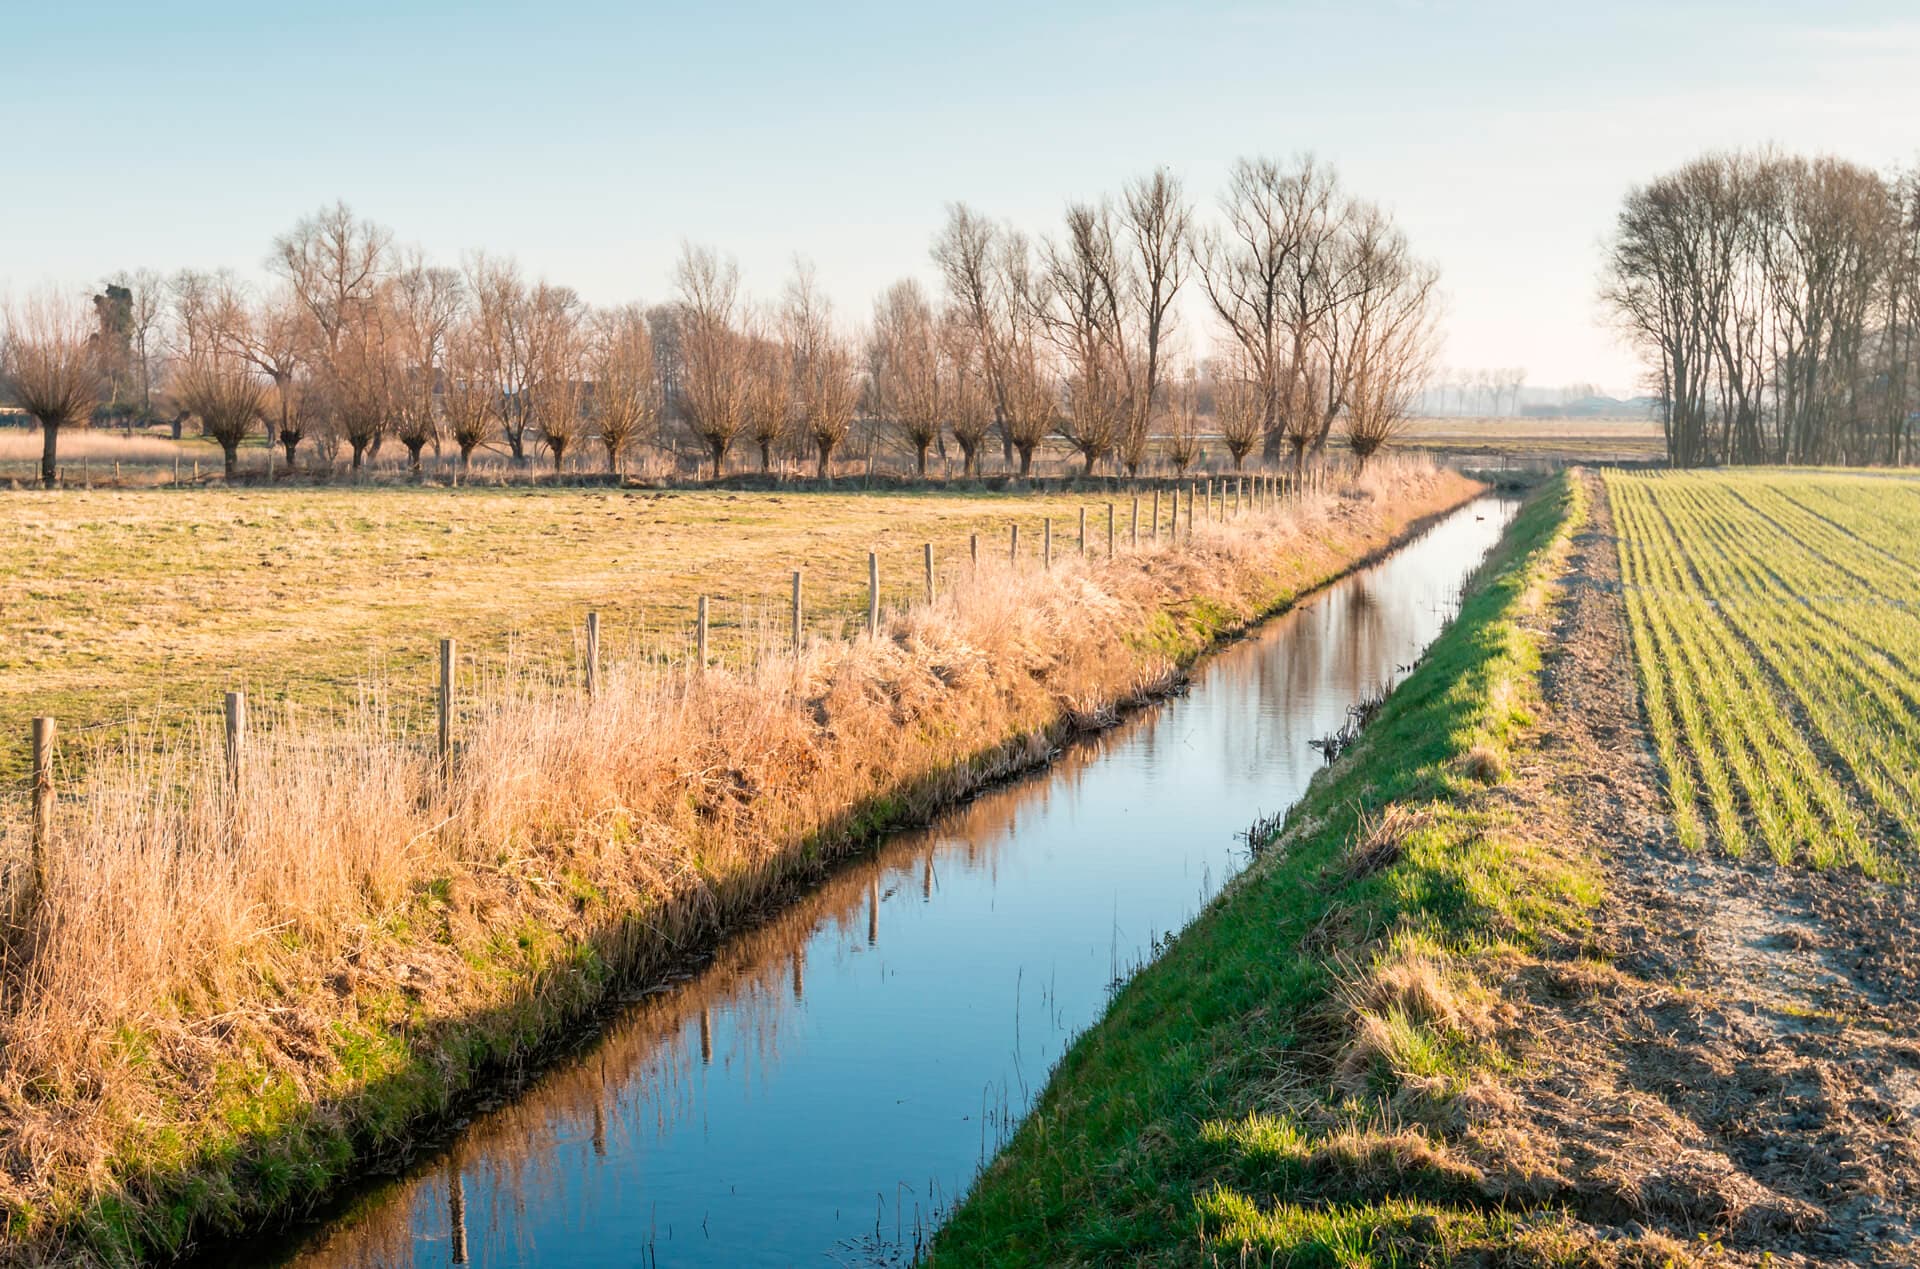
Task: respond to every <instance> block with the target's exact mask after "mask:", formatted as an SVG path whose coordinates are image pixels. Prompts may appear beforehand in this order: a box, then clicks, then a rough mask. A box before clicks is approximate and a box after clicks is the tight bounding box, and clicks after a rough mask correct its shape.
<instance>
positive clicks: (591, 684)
mask: <svg viewBox="0 0 1920 1269" xmlns="http://www.w3.org/2000/svg"><path fill="white" fill-rule="evenodd" d="M587 695H588V696H598V695H600V614H599V613H597V612H590V613H588V614H587Z"/></svg>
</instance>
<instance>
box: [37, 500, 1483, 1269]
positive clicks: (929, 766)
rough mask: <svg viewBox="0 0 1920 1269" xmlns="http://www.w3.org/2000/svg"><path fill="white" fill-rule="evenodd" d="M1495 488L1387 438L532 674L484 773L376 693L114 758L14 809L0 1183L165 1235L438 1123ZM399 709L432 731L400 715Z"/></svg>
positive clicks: (157, 1237)
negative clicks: (938, 817)
mask: <svg viewBox="0 0 1920 1269" xmlns="http://www.w3.org/2000/svg"><path fill="white" fill-rule="evenodd" d="M1474 488H1475V486H1473V485H1472V484H1471V483H1470V482H1468V481H1466V480H1464V479H1462V478H1460V477H1458V476H1456V475H1453V474H1450V473H1444V472H1437V471H1435V470H1433V469H1431V468H1430V467H1426V466H1424V465H1421V464H1418V463H1382V464H1377V465H1375V467H1374V468H1373V469H1372V470H1371V471H1370V473H1369V474H1368V475H1367V476H1365V477H1363V478H1360V479H1359V480H1357V481H1355V482H1353V483H1352V484H1351V485H1349V486H1348V487H1346V488H1344V489H1343V490H1341V491H1339V492H1338V493H1337V494H1335V495H1333V496H1325V497H1310V498H1308V499H1306V500H1304V501H1302V502H1297V503H1289V504H1287V505H1286V506H1284V507H1283V508H1282V509H1281V510H1280V511H1278V512H1277V513H1274V514H1270V515H1260V516H1252V515H1249V516H1245V517H1242V518H1241V519H1239V520H1237V521H1233V522H1230V523H1228V524H1226V525H1218V526H1209V525H1205V524H1202V525H1200V526H1199V531H1198V532H1197V533H1196V534H1195V535H1194V537H1193V539H1192V540H1191V541H1189V542H1183V543H1181V544H1179V545H1177V546H1174V545H1167V544H1159V545H1155V546H1152V547H1150V548H1146V549H1141V550H1138V551H1129V552H1123V553H1122V554H1120V555H1119V556H1118V558H1116V559H1114V560H1112V561H1110V562H1109V561H1098V562H1088V563H1082V562H1080V561H1078V560H1072V561H1059V562H1057V563H1056V565H1055V567H1054V568H1053V569H1052V570H1051V571H1049V572H1045V573H1041V572H1038V571H1032V570H1029V571H1026V572H1019V573H1016V572H1013V571H1011V570H1009V569H1007V568H1006V567H1004V566H1002V565H999V564H997V563H994V564H991V565H990V564H987V563H984V562H983V564H982V566H981V569H980V572H979V574H978V575H977V576H975V577H974V578H972V579H970V580H968V581H965V582H963V583H962V584H960V585H956V586H954V587H951V588H949V590H948V591H947V593H945V594H943V595H942V596H941V597H940V598H939V600H938V601H937V602H935V603H933V604H931V605H918V606H915V607H912V608H909V609H907V610H905V611H903V612H900V613H898V614H895V615H892V616H891V617H890V618H889V619H888V621H887V622H886V623H885V625H884V627H883V630H882V632H881V637H878V638H871V637H863V638H859V639H855V640H852V641H845V642H842V641H823V642H817V643H815V644H813V645H811V646H809V647H808V648H807V649H806V650H804V651H803V652H802V653H800V654H798V655H794V654H791V653H784V652H782V653H775V652H771V651H770V652H769V653H768V655H766V656H764V657H763V658H761V659H760V660H759V661H757V662H756V663H754V664H752V665H750V666H748V667H745V668H740V669H733V670H713V671H710V672H707V673H705V674H699V673H690V672H688V671H686V670H685V669H684V668H681V669H673V668H662V667H661V666H659V665H658V664H653V663H638V664H630V665H620V664H615V665H611V666H606V667H603V668H602V671H601V674H600V683H601V686H600V690H599V691H598V693H597V694H596V695H594V696H592V697H587V696H586V695H584V694H583V693H580V692H578V691H568V690H560V689H558V688H556V685H555V684H554V682H553V681H552V679H551V677H548V676H527V677H524V678H513V677H500V678H497V679H495V680H493V681H491V682H490V683H488V684H487V685H485V687H484V689H483V690H482V691H481V692H480V693H479V694H478V696H477V698H476V701H475V703H474V704H473V705H472V707H471V708H470V709H469V710H468V711H467V713H466V715H465V717H464V718H463V721H462V724H461V728H460V735H459V744H458V751H457V754H456V762H455V764H454V775H453V776H452V778H451V780H443V779H442V778H441V776H440V774H439V769H438V765H437V760H436V757H435V755H434V753H433V746H432V744H431V742H430V739H414V740H409V739H407V738H406V737H405V736H404V734H401V733H400V732H399V729H397V728H395V727H394V726H392V724H391V720H389V719H387V718H385V717H383V716H382V707H381V705H380V703H379V701H378V700H377V699H370V700H369V701H368V702H367V703H366V704H365V705H364V707H363V708H362V709H361V710H360V711H359V712H358V713H357V714H356V715H355V716H354V717H353V718H352V719H350V720H349V721H347V722H344V723H342V722H335V721H330V722H325V723H308V722H305V721H302V720H301V719H300V718H299V717H297V716H292V715H284V716H277V717H269V718H268V719H267V720H266V721H265V725H264V726H262V725H261V724H260V722H259V720H256V724H255V729H254V734H253V738H252V741H251V743H250V746H249V750H248V755H247V761H246V763H245V765H244V767H243V769H242V772H241V775H240V787H239V792H238V796H233V795H231V794H230V793H229V791H228V789H229V773H228V771H227V768H226V765H225V759H224V756H223V754H222V752H221V748H220V743H219V739H218V737H217V735H213V734H208V735H206V736H204V737H203V738H200V739H195V738H194V737H192V736H189V737H188V738H186V739H184V740H173V739H169V740H166V741H164V742H156V743H155V744H153V745H150V746H147V747H144V748H143V747H140V746H134V747H132V748H122V749H118V750H115V751H113V752H102V753H99V754H96V755H91V756H90V757H89V759H88V761H87V763H86V766H85V775H84V780H83V785H82V787H80V788H77V789H72V790H69V791H68V793H69V796H68V797H67V798H66V799H65V800H64V801H63V803H62V804H61V805H60V806H59V807H58V809H57V814H56V817H55V823H54V825H53V831H52V838H51V841H50V843H49V849H48V852H47V869H46V877H45V883H44V887H43V888H42V889H41V890H40V892H39V893H38V894H37V895H34V894H32V893H31V889H30V887H29V886H27V885H26V884H24V878H25V877H26V876H27V875H28V873H29V871H30V870H29V869H28V868H27V867H26V858H27V846H26V841H25V837H26V834H25V831H24V815H23V814H22V813H21V812H20V809H19V808H4V810H5V814H4V815H0V835H3V836H0V846H4V849H5V862H6V865H7V877H8V887H7V895H8V902H9V905H10V907H11V911H12V920H13V928H12V931H11V934H10V938H9V941H8V946H7V960H6V964H5V968H4V976H3V977H0V984H3V989H4V993H5V994H4V1000H3V1001H0V1041H3V1047H0V1202H4V1204H5V1207H6V1210H7V1214H8V1233H7V1239H8V1243H7V1248H8V1250H9V1251H10V1252H11V1253H12V1258H14V1259H28V1258H31V1257H32V1256H34V1255H38V1254H40V1253H42V1252H57V1253H59V1254H62V1255H86V1256H90V1257H94V1258H98V1259H101V1260H135V1259H142V1258H153V1257H157V1256H163V1255H165V1254H168V1253H170V1252H173V1251H177V1250H178V1249H180V1248H182V1247H183V1246H185V1245H187V1244H188V1243H189V1242H191V1241H192V1240H193V1239H195V1238H197V1237H200V1236H204V1235H205V1234H207V1233H208V1232H210V1231H215V1230H220V1229H234V1228H238V1227H241V1226H244V1225H248V1224H253V1223H258V1222H259V1221H261V1220H263V1219H268V1218H271V1217H272V1216H275V1215H277V1214H280V1213H284V1212H286V1211H288V1210H291V1209H294V1208H296V1207H298V1206H299V1205H300V1204H302V1203H305V1202H307V1201H310V1200H311V1199H312V1198H314V1197H316V1196H317V1195H318V1194H320V1193H322V1192H323V1191H324V1190H325V1189H326V1188H327V1187H328V1186H329V1185H330V1184H332V1183H334V1182H335V1181H336V1180H338V1179H339V1178H340V1177H341V1176H342V1175H343V1174H344V1173H345V1172H346V1171H347V1170H348V1169H349V1167H358V1166H362V1165H364V1162H365V1161H366V1160H367V1159H369V1158H370V1157H377V1156H381V1155H383V1154H393V1153H398V1152H402V1151H404V1149H405V1146H406V1143H407V1142H408V1140H409V1136H410V1134H411V1133H412V1132H413V1131H414V1130H415V1129H416V1127H417V1125H418V1124H419V1123H420V1122H421V1121H422V1120H423V1118H429V1117H431V1116H433V1115H435V1114H437V1113H441V1112H444V1111H445V1110H446V1109H447V1108H448V1107H449V1105H450V1104H451V1103H452V1102H453V1100H454V1099H456V1098H457V1097H458V1096H459V1095H460V1094H461V1092H462V1091H463V1090H466V1089H468V1088H471V1087H472V1085H473V1084H474V1083H475V1082H476V1080H478V1079H481V1078H483V1077H484V1075H485V1074H486V1073H487V1072H488V1071H490V1070H497V1069H499V1068H500V1067H502V1066H505V1065H511V1064H514V1063H517V1062H520V1061H523V1060H524V1059H525V1058H526V1057H527V1055H528V1054H529V1053H530V1052H532V1051H534V1050H536V1049H538V1048H539V1047H540V1046H541V1045H543V1044H545V1043H547V1042H550V1040H551V1039H552V1038H553V1037H554V1036H555V1035H556V1034H557V1033H558V1032H559V1030H560V1029H561V1028H562V1027H563V1026H564V1025H565V1024H567V1023H568V1022H569V1021H570V1020H572V1019H575V1018H577V1017H579V1016H580V1015H581V1014H583V1013H584V1012H585V1011H587V1010H590V1009H591V1008H592V1007H593V1006H594V1004H595V1003H596V1002H598V1001H599V1000H600V999H602V998H603V997H604V996H605V994H606V993H607V991H608V990H609V989H610V988H611V986H612V985H613V984H614V983H615V982H616V980H618V979H619V978H621V977H623V976H628V975H632V974H635V973H644V972H646V971H647V970H648V969H649V968H650V967H656V966H658V965H660V964H661V963H662V962H663V960H665V959H667V958H671V957H673V956H675V955H677V954H684V952H685V951H686V949H688V948H689V947H691V946H694V945H697V944H699V943H701V942H704V941H710V940H711V939H712V938H713V937H714V935H715V934H716V932H717V931H719V930H720V929H722V928H724V927H725V926H726V925H727V923H728V922H729V921H730V920H733V919H735V918H737V917H739V916H740V915H741V914H742V913H743V912H745V911H747V910H749V909H751V908H752V907H753V906H754V905H756V904H760V903H764V902H766V901H768V900H769V899H771V898H772V897H774V896H776V895H777V894H778V893H780V892H781V891H782V890H783V889H784V888H787V887H790V886H792V885H794V884H796V883H798V882H800V881H803V880H804V879H806V878H807V877H809V876H812V875H817V873H818V870H819V869H820V868H821V867H822V866H823V865H824V864H825V863H826V862H827V861H828V860H829V859H831V858H832V857H833V856H834V855H835V854H836V853H842V852H844V851H846V850H848V849H851V848H853V847H855V846H857V845H858V844H860V843H861V842H863V841H865V840H869V839H870V838H871V837H872V836H873V834H874V833H875V832H877V831H878V830H880V829H881V828H883V827H885V826H887V825H889V824H894V823H899V822H903V821H907V820H911V819H914V818H916V817H919V816H923V815H924V814H926V813H927V812H928V811H929V810H931V809H932V808H934V807H935V806H937V805H939V804H941V803H943V802H948V801H951V800H953V799H956V798H959V797H962V796H964V795H965V794H966V793H967V792H968V791H969V790H971V789H973V788H975V787H978V786H979V785H980V784H982V783H983V782H985V781H990V780H992V779H995V778H997V777H999V776H1001V775H1003V774H1005V773H1007V772H1009V771H1011V770H1014V769H1016V768H1018V767H1020V766H1023V765H1026V764H1029V763H1032V762H1035V761H1038V760H1041V759H1043V758H1044V756H1045V755H1046V754H1047V753H1048V752H1049V751H1050V749H1051V748H1052V747H1053V746H1054V744H1055V743H1056V742H1057V741H1058V739H1059V738H1060V737H1061V735H1062V734H1063V733H1064V732H1066V731H1068V730H1070V729H1072V728H1074V727H1077V726H1084V725H1089V724H1092V723H1097V722H1099V721H1101V720H1103V719H1104V718H1106V717H1107V716H1108V715H1109V714H1110V713H1111V711H1112V710H1113V709H1114V708H1115V707H1116V705H1119V704H1122V703H1124V702H1127V701H1130V700H1136V699H1140V698H1143V697H1145V696H1147V695H1150V694H1151V693H1153V692H1155V691H1157V690H1160V689H1162V688H1163V687H1165V686H1166V685H1167V684H1169V683H1170V682H1172V681H1174V679H1175V678H1176V676H1177V674H1178V667H1179V665H1180V664H1181V663H1183V662H1184V661H1185V660H1187V659H1189V658H1191V657H1192V656H1193V655H1195V654H1196V653H1198V652H1199V651H1201V650H1202V649H1203V648H1204V647H1205V646H1206V645H1207V644H1208V643H1209V642H1211V641H1212V640H1214V639H1216V638H1217V637H1219V636H1220V635H1222V634H1223V633H1226V632H1229V631H1231V630H1233V629H1235V628H1237V627H1239V626H1241V625H1244V624H1245V623H1246V622H1248V621H1250V620H1253V619H1254V618H1256V617H1258V616H1260V615H1261V614H1263V613H1265V612H1267V611H1270V610H1272V609H1273V608H1275V607H1278V606H1280V605H1283V604H1285V603H1286V602H1288V601H1289V600H1291V599H1292V598H1293V597H1295V596H1296V595H1298V594H1299V593H1300V592H1301V591H1302V590H1304V589H1307V588H1309V587H1311V586H1313V585H1315V584H1317V583H1320V582H1322V581H1325V580H1326V579H1328V578H1330V577H1332V576H1333V575H1335V574H1338V573H1339V572H1341V571H1343V570H1345V569H1347V568H1349V567H1351V566H1352V565H1353V564H1354V563H1356V562H1357V561H1358V560H1360V559H1361V558H1363V557H1365V556H1367V555H1369V554H1371V553H1373V552H1376V551H1378V550H1380V549H1382V548H1383V547H1385V546H1386V545H1387V544H1388V543H1389V542H1390V541H1391V540H1393V538H1394V537H1395V536H1396V535H1398V534H1400V533H1401V532H1403V531H1405V530H1406V529H1407V528H1408V527H1409V526H1410V525H1411V524H1413V523H1414V522H1416V521H1418V520H1420V519H1421V518H1423V517H1425V516H1428V515H1430V514H1433V513H1436V512H1438V511H1440V510H1442V509H1444V508H1447V507H1449V506H1452V505H1455V504H1457V503H1458V502H1460V501H1462V500H1463V499H1464V498H1465V497H1466V496H1468V495H1469V494H1470V493H1471V492H1472V490H1473V489H1474ZM396 737H398V738H396Z"/></svg>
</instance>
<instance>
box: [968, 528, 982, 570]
mask: <svg viewBox="0 0 1920 1269" xmlns="http://www.w3.org/2000/svg"><path fill="white" fill-rule="evenodd" d="M967 561H968V563H969V564H971V565H972V566H973V567H974V568H976V569H977V568H979V567H980V535H979V534H978V533H969V534H967Z"/></svg>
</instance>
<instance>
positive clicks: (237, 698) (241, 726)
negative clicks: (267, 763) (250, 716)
mask: <svg viewBox="0 0 1920 1269" xmlns="http://www.w3.org/2000/svg"><path fill="white" fill-rule="evenodd" d="M246 759H247V694H246V693H245V692H228V693H227V788H228V789H229V791H231V792H232V794H233V804H234V812H235V814H238V813H239V809H240V776H241V774H242V772H243V771H244V770H245V768H246Z"/></svg>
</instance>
